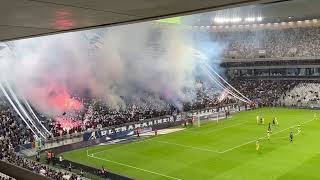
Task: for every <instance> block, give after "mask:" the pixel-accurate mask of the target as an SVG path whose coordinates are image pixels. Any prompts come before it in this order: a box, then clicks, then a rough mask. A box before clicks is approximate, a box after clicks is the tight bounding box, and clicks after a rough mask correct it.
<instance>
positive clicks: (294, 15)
mask: <svg viewBox="0 0 320 180" xmlns="http://www.w3.org/2000/svg"><path fill="white" fill-rule="evenodd" d="M319 7H320V1H319V0H278V1H273V2H266V3H260V4H257V5H253V6H245V7H239V8H233V9H226V10H219V11H213V12H208V13H204V14H199V16H198V17H197V18H198V19H199V22H198V24H196V25H200V26H207V25H212V24H215V25H219V23H220V22H219V21H218V22H215V21H214V19H215V18H216V17H218V20H229V21H232V20H234V21H237V20H239V19H240V18H242V19H245V18H251V17H252V18H257V17H263V23H268V22H271V23H272V22H286V21H288V22H289V21H298V20H306V19H318V18H319V17H320V11H319ZM249 20H250V19H249ZM248 23H249V24H250V22H245V21H242V22H228V21H227V22H223V23H220V24H248ZM252 23H259V22H252Z"/></svg>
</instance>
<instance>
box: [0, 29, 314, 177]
mask: <svg viewBox="0 0 320 180" xmlns="http://www.w3.org/2000/svg"><path fill="white" fill-rule="evenodd" d="M212 40H213V41H216V42H223V43H224V44H226V45H227V48H226V49H225V53H224V58H226V59H228V58H232V59H234V61H237V60H238V59H254V58H271V59H273V60H279V59H281V58H288V59H286V60H289V61H290V59H291V58H292V59H295V58H297V59H303V58H309V57H317V56H320V48H319V47H320V29H319V28H316V27H300V28H288V29H272V30H257V31H238V32H218V33H214V34H212ZM259 50H263V51H265V53H263V54H264V56H263V57H260V56H259ZM264 63H266V62H261V64H259V66H265V65H266V64H264ZM268 63H270V64H268V65H274V66H276V65H278V64H277V63H279V62H278V61H274V62H268ZM279 64H280V63H279ZM237 65H239V64H236V65H235V66H237ZM256 65H257V64H256ZM267 75H271V76H281V75H282V74H281V72H277V71H274V72H271V71H268V72H267V71H257V72H256V74H253V75H252V74H245V73H244V75H243V76H245V77H250V76H255V77H258V78H252V79H237V78H235V79H234V78H230V79H229V81H230V84H232V85H233V86H234V87H235V88H236V89H238V90H239V91H240V92H241V93H242V94H245V95H248V98H249V99H251V100H253V101H254V102H256V103H257V104H258V105H259V106H299V107H312V108H314V107H317V108H320V106H319V102H320V99H319V91H320V85H319V83H318V82H317V81H315V82H310V81H304V80H286V79H277V80H274V79H273V80H270V79H269V80H262V79H260V78H259V77H263V76H267ZM286 75H290V76H299V75H300V74H299V73H296V72H290V73H289V74H286ZM313 75H319V74H317V72H315V73H314V74H313ZM197 86H199V87H200V88H198V91H197V92H189V93H190V95H194V94H196V100H194V101H191V102H188V101H186V102H182V103H181V104H182V107H180V108H177V107H176V106H175V105H174V104H171V103H166V102H165V101H159V102H154V100H155V99H156V98H155V97H154V95H152V94H148V93H146V94H145V95H144V99H138V100H135V98H139V97H125V98H124V99H125V103H124V105H123V107H118V108H114V107H111V106H109V105H108V104H105V103H104V102H103V100H101V99H97V98H92V99H86V100H83V104H84V106H85V108H84V112H83V113H82V114H79V115H78V116H76V118H74V119H73V121H74V122H77V123H74V125H73V126H72V127H68V128H64V127H63V125H62V124H60V123H59V122H56V121H54V120H53V119H51V118H48V117H45V115H41V117H42V118H43V119H42V120H41V121H42V122H43V124H44V125H45V126H46V127H47V128H48V129H49V131H50V132H51V133H52V134H53V137H50V140H52V141H59V139H58V137H61V138H64V137H65V136H66V135H69V136H72V135H74V134H78V133H85V132H93V131H94V130H101V129H104V128H107V127H115V126H120V125H123V124H126V123H134V122H141V121H144V120H146V119H152V118H157V117H162V116H170V115H174V114H179V113H180V112H189V111H198V110H199V111H200V110H203V109H208V108H216V107H223V106H226V105H229V104H237V103H238V104H240V103H239V101H237V100H235V99H234V98H231V97H226V98H225V99H223V100H220V99H219V94H218V93H217V91H216V89H213V88H210V87H207V86H206V85H205V83H204V82H198V84H197ZM159 98H160V99H161V97H159ZM79 99H81V98H79ZM63 116H65V117H68V118H69V119H72V118H73V117H69V115H68V113H65V114H64V115H63ZM79 121H80V122H79ZM30 143H33V144H32V145H33V147H32V148H34V149H36V148H35V137H34V136H33V135H32V133H31V131H30V130H29V129H28V128H27V127H26V125H25V124H24V123H23V122H22V121H21V120H20V118H19V117H18V116H17V114H16V113H15V112H14V111H12V109H11V108H9V105H8V104H7V102H5V101H4V100H0V149H1V151H0V160H2V162H5V163H10V164H11V165H14V166H19V167H22V168H24V169H27V170H29V171H31V172H34V173H37V174H40V175H42V176H43V177H48V178H51V179H82V177H80V176H79V175H76V174H74V173H72V172H70V171H66V170H59V169H56V168H54V167H51V166H48V165H44V164H43V163H40V162H35V161H33V160H30V159H26V158H25V157H24V156H22V155H21V154H19V153H18V152H19V150H20V146H23V145H27V144H30ZM85 145H86V146H89V143H88V144H85ZM40 146H41V145H40ZM70 146H72V145H70ZM79 147H80V146H79ZM81 147H82V146H81ZM84 147H85V146H84ZM37 150H38V149H37ZM68 163H69V162H67V161H65V162H64V165H63V168H66V166H67V165H68ZM78 166H79V167H81V168H88V171H92V172H93V173H94V172H96V171H95V169H93V170H92V168H91V169H90V168H89V167H85V166H81V165H78ZM98 174H99V173H98ZM115 176H117V175H115ZM0 179H12V178H11V177H9V176H7V175H2V174H0Z"/></svg>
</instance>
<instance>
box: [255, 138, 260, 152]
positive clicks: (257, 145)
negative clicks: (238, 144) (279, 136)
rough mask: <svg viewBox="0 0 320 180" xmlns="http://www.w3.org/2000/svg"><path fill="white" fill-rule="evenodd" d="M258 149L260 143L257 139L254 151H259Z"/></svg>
mask: <svg viewBox="0 0 320 180" xmlns="http://www.w3.org/2000/svg"><path fill="white" fill-rule="evenodd" d="M259 149H260V141H259V139H258V140H257V141H256V150H257V151H259Z"/></svg>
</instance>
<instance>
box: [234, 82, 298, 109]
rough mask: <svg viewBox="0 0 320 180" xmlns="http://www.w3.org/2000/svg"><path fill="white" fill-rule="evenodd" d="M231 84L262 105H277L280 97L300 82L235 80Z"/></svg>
mask: <svg viewBox="0 0 320 180" xmlns="http://www.w3.org/2000/svg"><path fill="white" fill-rule="evenodd" d="M231 84H232V85H233V86H234V87H235V88H236V89H238V90H239V91H240V92H241V93H243V94H245V95H247V97H248V98H249V99H251V100H253V101H255V102H257V103H258V104H259V105H261V106H274V105H277V104H276V103H277V102H278V99H279V98H280V97H281V96H282V95H283V94H285V93H286V92H287V91H289V90H291V89H293V88H294V87H295V86H297V85H298V84H299V81H292V80H235V81H232V82H231Z"/></svg>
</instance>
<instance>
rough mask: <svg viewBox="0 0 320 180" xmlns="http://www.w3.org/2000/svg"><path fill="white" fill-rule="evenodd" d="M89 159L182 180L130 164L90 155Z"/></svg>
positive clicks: (178, 179)
mask: <svg viewBox="0 0 320 180" xmlns="http://www.w3.org/2000/svg"><path fill="white" fill-rule="evenodd" d="M88 157H91V158H94V159H99V160H101V161H106V162H110V163H113V164H118V165H121V166H125V167H129V168H132V169H136V170H140V171H144V172H147V173H150V174H155V175H158V176H162V177H166V178H168V179H175V180H182V179H180V178H176V177H172V176H168V175H165V174H161V173H158V172H154V171H150V170H147V169H142V168H139V167H136V166H132V165H129V164H124V163H121V162H117V161H113V160H110V159H104V158H99V157H95V156H94V155H88Z"/></svg>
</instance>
